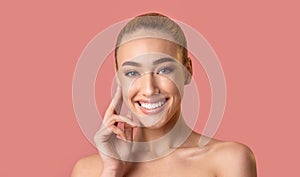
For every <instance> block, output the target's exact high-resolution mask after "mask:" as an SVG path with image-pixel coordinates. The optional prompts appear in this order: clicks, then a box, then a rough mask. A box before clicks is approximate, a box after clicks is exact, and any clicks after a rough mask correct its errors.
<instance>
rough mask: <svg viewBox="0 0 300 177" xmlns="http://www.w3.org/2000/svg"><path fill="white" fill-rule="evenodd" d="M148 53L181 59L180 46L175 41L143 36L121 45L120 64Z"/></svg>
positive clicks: (118, 55)
mask: <svg viewBox="0 0 300 177" xmlns="http://www.w3.org/2000/svg"><path fill="white" fill-rule="evenodd" d="M148 53H161V54H166V55H169V56H171V57H172V58H175V59H177V60H178V61H181V54H180V48H179V46H178V45H177V44H175V43H174V42H171V41H168V40H165V39H159V38H143V39H135V40H132V41H129V42H126V43H124V44H122V45H121V46H119V49H118V53H117V59H118V65H119V66H121V65H122V64H123V63H124V62H126V61H130V60H132V59H134V58H137V57H139V56H142V55H146V54H148Z"/></svg>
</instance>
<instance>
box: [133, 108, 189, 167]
mask: <svg viewBox="0 0 300 177" xmlns="http://www.w3.org/2000/svg"><path fill="white" fill-rule="evenodd" d="M191 133H192V130H191V129H190V128H189V127H188V126H187V125H186V123H185V122H184V119H183V117H182V116H181V114H180V115H179V116H177V118H176V119H172V121H171V120H170V121H169V122H168V123H167V124H166V125H164V126H162V127H160V128H156V129H155V128H153V129H152V128H139V129H138V131H137V133H136V137H135V142H136V143H135V146H134V148H133V151H135V152H136V153H137V155H136V156H135V157H141V159H143V160H145V159H156V158H159V157H162V156H165V155H167V154H169V153H171V152H173V151H174V150H175V149H177V148H179V147H181V146H183V145H184V143H185V141H186V140H187V139H188V137H189V136H190V135H191ZM140 153H142V154H143V155H140ZM141 159H139V158H137V159H136V161H140V160H141Z"/></svg>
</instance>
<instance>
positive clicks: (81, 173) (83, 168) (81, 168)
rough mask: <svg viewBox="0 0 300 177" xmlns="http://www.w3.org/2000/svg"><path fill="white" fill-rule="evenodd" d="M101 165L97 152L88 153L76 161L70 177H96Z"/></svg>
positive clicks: (98, 174)
mask: <svg viewBox="0 0 300 177" xmlns="http://www.w3.org/2000/svg"><path fill="white" fill-rule="evenodd" d="M102 166H103V164H102V160H101V157H100V155H99V154H92V155H89V156H87V157H84V158H81V159H79V160H78V161H77V162H76V164H75V165H74V167H73V171H72V175H71V177H98V176H100V174H101V171H102Z"/></svg>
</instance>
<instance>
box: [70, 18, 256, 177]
mask: <svg viewBox="0 0 300 177" xmlns="http://www.w3.org/2000/svg"><path fill="white" fill-rule="evenodd" d="M115 61H116V62H115V63H116V65H115V68H116V75H117V77H116V78H117V83H118V89H117V91H116V94H115V97H114V98H113V100H112V102H111V104H110V106H109V107H108V108H107V111H106V113H105V116H104V120H103V124H102V127H101V128H100V130H99V131H98V132H97V133H96V135H95V138H94V139H95V143H96V145H97V148H98V150H99V154H95V155H92V156H88V157H85V158H83V159H80V160H79V161H78V162H77V163H76V165H75V167H74V169H73V173H72V176H73V177H83V176H88V177H96V176H102V177H106V176H110V177H111V176H113V177H124V176H126V177H134V176H136V177H141V176H143V177H148V176H149V177H150V176H151V177H153V176H165V177H170V176H172V177H176V176H180V177H182V176H188V177H193V176H195V177H196V176H197V177H198V176H205V177H216V176H217V177H219V176H222V177H241V176H243V177H255V176H256V165H255V159H254V156H253V154H252V152H251V150H250V149H249V148H248V147H247V146H245V145H243V144H240V143H236V142H224V141H220V140H216V139H211V140H210V141H209V143H208V144H206V145H205V146H200V145H199V140H200V137H201V136H202V138H203V137H204V136H203V135H200V134H198V133H196V132H194V131H193V130H192V129H191V128H190V127H188V126H187V124H186V123H185V121H184V119H183V116H182V113H181V101H182V96H183V94H184V87H185V85H187V84H189V83H190V80H191V77H192V61H191V60H190V58H189V57H188V51H187V44H186V39H185V36H184V33H183V32H182V30H181V28H180V27H179V26H178V25H177V24H176V23H175V22H174V21H172V20H171V19H169V18H168V17H166V16H163V15H160V14H157V13H149V14H144V15H141V16H138V17H136V18H134V19H133V20H131V21H130V22H129V23H128V24H127V25H126V26H125V27H124V28H123V29H122V30H121V32H120V34H119V36H118V40H117V44H116V49H115ZM123 103H124V105H125V106H126V107H127V108H128V109H129V110H130V112H129V113H128V114H127V115H120V114H119V113H120V108H121V106H122V104H123ZM120 124H122V125H123V127H120ZM134 129H136V131H134ZM134 132H135V133H134ZM166 164H168V165H166ZM183 164H184V165H183Z"/></svg>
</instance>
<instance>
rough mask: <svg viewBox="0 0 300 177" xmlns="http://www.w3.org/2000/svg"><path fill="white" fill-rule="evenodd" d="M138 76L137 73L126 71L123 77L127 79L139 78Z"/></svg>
mask: <svg viewBox="0 0 300 177" xmlns="http://www.w3.org/2000/svg"><path fill="white" fill-rule="evenodd" d="M139 75H140V74H139V73H138V72H137V71H128V72H126V73H125V76H128V77H135V76H139Z"/></svg>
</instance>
